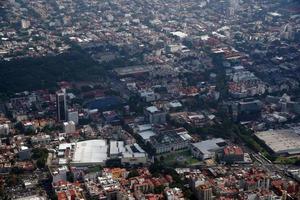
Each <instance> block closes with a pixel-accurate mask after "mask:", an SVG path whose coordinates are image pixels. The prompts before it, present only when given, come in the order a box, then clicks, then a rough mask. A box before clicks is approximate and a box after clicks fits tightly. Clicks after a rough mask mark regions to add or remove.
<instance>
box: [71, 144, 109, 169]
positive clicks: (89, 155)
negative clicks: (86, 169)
mask: <svg viewBox="0 0 300 200" xmlns="http://www.w3.org/2000/svg"><path fill="white" fill-rule="evenodd" d="M107 148H108V146H107V144H106V140H86V141H82V142H77V143H76V145H75V149H74V156H73V159H72V163H78V164H84V163H86V164H91V163H104V162H105V161H106V160H107Z"/></svg>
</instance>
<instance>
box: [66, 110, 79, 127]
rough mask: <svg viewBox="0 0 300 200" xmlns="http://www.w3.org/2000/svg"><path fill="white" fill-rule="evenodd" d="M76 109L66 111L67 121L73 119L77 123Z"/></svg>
mask: <svg viewBox="0 0 300 200" xmlns="http://www.w3.org/2000/svg"><path fill="white" fill-rule="evenodd" d="M78 120H79V119H78V111H77V110H69V111H68V121H73V122H74V123H75V124H76V125H77V124H78Z"/></svg>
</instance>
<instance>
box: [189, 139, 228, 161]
mask: <svg viewBox="0 0 300 200" xmlns="http://www.w3.org/2000/svg"><path fill="white" fill-rule="evenodd" d="M226 145H227V144H226V142H225V140H223V139H222V138H214V139H210V140H205V141H202V142H197V143H193V144H191V152H192V154H193V156H194V157H196V158H198V159H201V160H206V159H212V158H214V157H215V155H216V152H218V151H220V150H222V149H223V148H224V147H225V146H226Z"/></svg>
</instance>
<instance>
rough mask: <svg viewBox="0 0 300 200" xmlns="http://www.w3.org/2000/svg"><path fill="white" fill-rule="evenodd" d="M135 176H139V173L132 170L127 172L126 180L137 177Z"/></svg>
mask: <svg viewBox="0 0 300 200" xmlns="http://www.w3.org/2000/svg"><path fill="white" fill-rule="evenodd" d="M137 176H139V172H138V171H137V170H136V169H133V170H131V171H130V172H129V174H128V177H127V178H132V177H137Z"/></svg>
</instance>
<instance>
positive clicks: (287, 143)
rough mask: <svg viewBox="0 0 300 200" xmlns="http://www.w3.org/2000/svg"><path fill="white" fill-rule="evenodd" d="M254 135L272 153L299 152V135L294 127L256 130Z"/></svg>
mask: <svg viewBox="0 0 300 200" xmlns="http://www.w3.org/2000/svg"><path fill="white" fill-rule="evenodd" d="M255 135H256V136H257V137H258V138H259V139H260V140H262V141H263V142H264V143H265V144H266V145H267V146H268V147H269V148H270V149H272V151H274V153H277V154H284V153H288V154H299V153H300V135H299V133H297V131H296V130H294V129H280V130H268V131H262V132H258V133H256V134H255Z"/></svg>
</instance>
